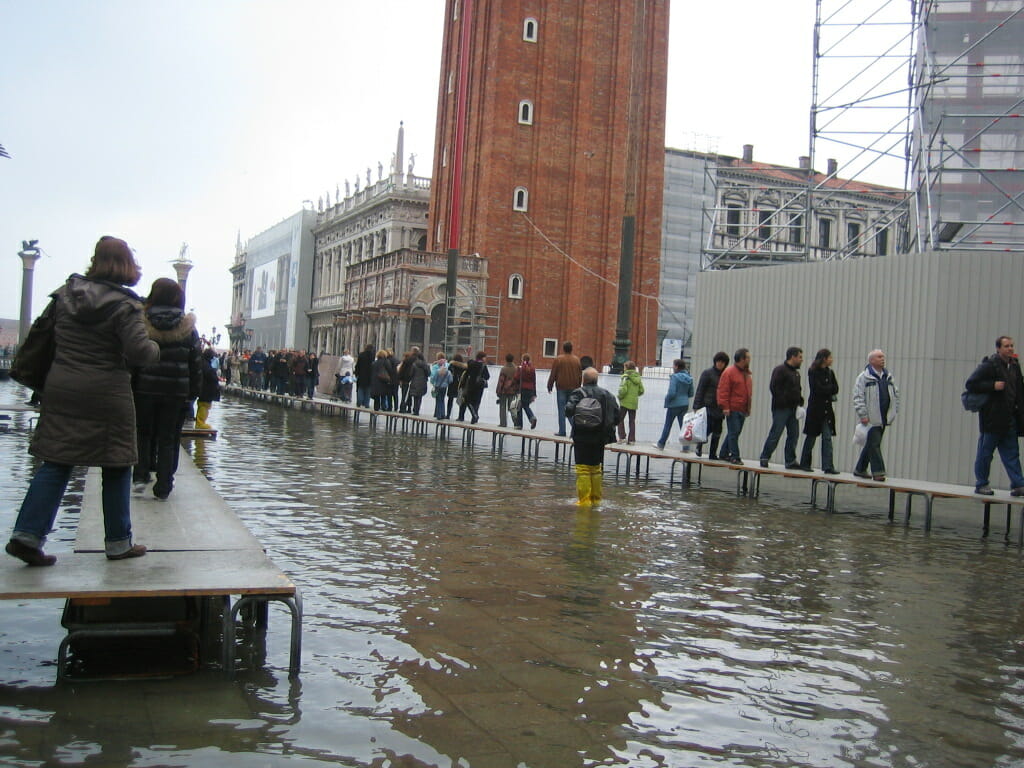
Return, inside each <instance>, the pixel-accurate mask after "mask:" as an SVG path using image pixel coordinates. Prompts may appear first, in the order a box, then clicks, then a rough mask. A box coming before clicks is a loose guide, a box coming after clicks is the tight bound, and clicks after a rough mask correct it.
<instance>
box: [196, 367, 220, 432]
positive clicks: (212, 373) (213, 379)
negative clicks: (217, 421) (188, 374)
mask: <svg viewBox="0 0 1024 768" xmlns="http://www.w3.org/2000/svg"><path fill="white" fill-rule="evenodd" d="M213 357H214V355H213V349H211V348H210V347H207V348H206V349H204V350H203V382H202V384H201V385H200V386H199V405H198V407H197V408H196V429H213V427H211V426H210V425H209V424H208V423H207V421H206V419H207V417H208V416H209V415H210V406H211V405H212V404H213V402H214V401H215V400H220V381H219V380H218V378H217V371H216V370H214V368H213Z"/></svg>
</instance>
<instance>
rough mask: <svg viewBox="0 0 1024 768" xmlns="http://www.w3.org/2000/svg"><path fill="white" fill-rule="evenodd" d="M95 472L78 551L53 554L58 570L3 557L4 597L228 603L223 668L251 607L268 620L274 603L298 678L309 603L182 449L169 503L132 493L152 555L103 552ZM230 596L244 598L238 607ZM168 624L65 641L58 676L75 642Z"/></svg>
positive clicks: (142, 538) (93, 632)
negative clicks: (286, 625) (285, 612)
mask: <svg viewBox="0 0 1024 768" xmlns="http://www.w3.org/2000/svg"><path fill="white" fill-rule="evenodd" d="M100 495H101V480H100V471H99V470H98V469H93V470H90V472H89V474H88V475H87V477H86V485H85V494H84V497H83V500H82V512H81V516H80V520H79V526H78V532H77V536H76V539H75V547H74V552H71V553H55V554H56V555H57V564H56V565H54V566H52V567H46V568H30V567H28V566H26V565H23V564H22V563H21V562H20V561H18V560H16V559H14V558H12V557H3V558H0V599H2V600H24V599H46V598H51V599H52V598H64V599H67V600H70V601H81V600H87V601H93V602H95V601H106V600H117V599H122V598H135V599H138V598H167V597H194V598H204V599H217V600H221V601H224V603H225V605H224V606H223V614H222V630H223V640H222V646H221V647H222V662H223V666H224V669H225V671H226V672H228V673H229V674H230V673H232V672H233V671H234V657H235V643H234V638H235V619H236V618H237V616H238V614H239V611H240V610H241V609H242V608H243V607H245V606H249V605H253V606H255V608H256V612H257V614H258V616H257V620H258V622H261V623H264V622H265V621H266V614H267V611H266V606H267V603H268V601H279V602H282V603H284V604H285V605H286V606H287V607H288V609H289V611H290V612H291V617H292V627H291V646H290V655H289V672H290V674H292V675H296V674H298V671H299V661H300V655H301V619H302V601H301V597H300V595H299V591H298V589H297V588H296V586H295V584H293V583H292V581H291V580H290V579H289V578H288V577H287V576H286V575H285V574H284V573H283V572H282V571H281V570H280V569H279V568H278V567H277V566H276V565H274V563H273V562H272V561H271V560H270V558H269V557H267V555H266V554H265V553H264V551H263V547H262V546H261V545H260V543H259V541H258V540H257V539H256V538H255V537H254V536H253V535H252V534H251V533H250V532H249V530H248V529H247V528H246V527H245V525H244V524H243V523H242V521H241V520H239V519H238V517H237V515H235V513H234V512H232V511H231V509H230V508H229V507H228V506H227V504H225V503H224V500H223V499H221V497H220V496H219V495H218V494H217V493H216V492H215V491H214V490H213V488H212V487H211V486H210V484H209V483H208V482H207V480H206V479H205V478H204V477H203V476H202V474H201V473H200V472H199V470H198V469H197V468H196V466H195V464H193V463H192V461H191V460H190V459H189V457H188V455H187V454H185V453H184V452H183V453H182V456H181V462H180V464H179V467H178V471H177V473H176V475H175V487H174V492H173V493H172V494H171V496H170V498H169V499H167V500H166V501H159V500H157V499H156V498H154V497H153V495H152V492H151V490H150V489H149V488H147V489H146V493H145V494H142V495H138V494H133V496H132V527H133V536H134V540H135V542H136V543H139V544H144V545H146V547H147V549H148V552H147V553H146V556H145V557H140V558H134V559H129V560H119V561H110V560H107V558H106V556H105V555H104V554H103V513H102V509H101V503H100ZM232 596H238V597H237V599H235V600H234V601H233V602H232V600H231V597H232ZM164 626H165V625H162V624H160V623H156V624H154V623H150V624H148V625H147V626H146V627H141V628H140V627H139V626H133V625H131V624H130V623H127V622H123V621H119V622H117V623H110V624H103V625H91V626H89V627H87V628H83V627H78V628H76V629H75V630H74V631H72V632H71V633H70V634H69V635H68V637H67V638H65V640H64V641H63V642H62V643H61V647H60V649H59V652H58V675H61V674H63V668H64V657H65V652H66V648H67V644H68V642H69V641H70V640H72V639H74V638H75V637H83V638H84V637H91V638H97V637H110V638H117V637H128V636H132V635H133V634H135V635H140V634H144V633H146V632H147V631H150V632H158V631H163V628H164Z"/></svg>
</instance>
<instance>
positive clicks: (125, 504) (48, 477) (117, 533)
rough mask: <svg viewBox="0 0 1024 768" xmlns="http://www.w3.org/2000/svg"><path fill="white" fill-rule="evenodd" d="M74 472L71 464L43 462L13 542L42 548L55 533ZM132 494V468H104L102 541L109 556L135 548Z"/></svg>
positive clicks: (20, 517)
mask: <svg viewBox="0 0 1024 768" xmlns="http://www.w3.org/2000/svg"><path fill="white" fill-rule="evenodd" d="M71 470H72V466H71V465H70V464H55V463H54V462H52V461H44V462H43V463H42V466H40V467H39V469H38V470H36V474H35V476H34V477H33V478H32V482H31V483H29V485H28V492H27V493H26V494H25V499H24V501H22V502H21V509H20V510H19V511H18V519H17V521H15V523H14V534H13V535H12V536H11V538H12V539H15V540H17V541H20V542H21V543H22V544H25V545H26V546H29V547H33V548H35V549H41V548H42V546H43V544H44V543H45V542H46V537H47V535H48V534H49V533H50V531H52V530H53V524H54V521H55V520H56V519H57V510H58V509H59V508H60V502H61V499H63V498H64V490H65V489H66V488H67V485H68V479H69V478H70V477H71ZM131 490H132V468H131V467H104V468H103V495H102V499H103V534H104V535H103V540H104V544H105V547H104V548H105V550H106V553H107V554H108V555H120V554H123V553H124V552H127V551H128V550H129V549H131V547H132V514H131Z"/></svg>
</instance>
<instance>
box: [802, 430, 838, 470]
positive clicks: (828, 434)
mask: <svg viewBox="0 0 1024 768" xmlns="http://www.w3.org/2000/svg"><path fill="white" fill-rule="evenodd" d="M817 440H818V436H817V435H807V436H806V437H804V449H803V451H802V452H801V454H800V466H801V467H809V466H811V453H812V452H813V451H814V444H815V443H816V442H817ZM821 468H822V469H824V470H828V471H829V472H832V471H833V470H835V468H836V467H835V464H833V463H832V430H831V429H830V428H829V426H828V424H822V425H821Z"/></svg>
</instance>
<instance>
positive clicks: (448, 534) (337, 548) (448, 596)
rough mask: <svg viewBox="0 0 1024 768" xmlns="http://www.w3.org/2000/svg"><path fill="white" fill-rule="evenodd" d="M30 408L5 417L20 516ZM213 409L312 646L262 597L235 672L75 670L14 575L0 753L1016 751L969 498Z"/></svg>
mask: <svg viewBox="0 0 1024 768" xmlns="http://www.w3.org/2000/svg"><path fill="white" fill-rule="evenodd" d="M20 399H24V398H23V390H21V388H20V387H17V386H15V385H13V384H3V385H0V401H2V402H9V403H10V402H18V401H19V400H20ZM27 419H28V415H27V414H15V415H14V419H13V427H12V429H11V431H10V432H8V433H7V434H0V459H2V461H3V463H4V465H5V466H7V467H9V468H10V469H9V470H8V471H7V472H5V473H4V474H3V477H2V479H0V498H2V503H0V527H2V528H3V531H4V532H6V531H9V530H10V528H11V525H12V523H13V519H14V515H15V511H16V508H17V505H18V503H19V502H20V498H21V496H22V494H23V493H24V489H25V485H26V483H27V480H28V477H29V475H30V473H31V470H32V463H31V460H30V458H29V457H28V456H27V454H26V453H25V446H26V440H27V435H28V430H27ZM211 420H212V421H213V422H214V424H215V425H216V426H218V427H219V428H220V429H221V433H220V438H219V439H218V440H216V441H211V442H207V443H199V444H197V445H196V446H194V452H195V456H196V461H197V463H198V464H199V466H200V467H201V468H202V469H203V471H204V472H205V473H206V474H207V475H208V476H209V478H210V480H211V482H212V483H213V484H214V486H215V487H216V489H217V490H218V491H219V492H220V493H221V494H222V495H223V496H224V497H225V498H226V499H227V501H228V503H229V504H230V505H231V506H232V507H233V508H234V509H235V510H236V511H237V512H238V514H239V515H240V516H241V517H242V519H243V520H244V521H245V522H246V524H247V525H248V526H249V528H250V529H251V530H252V532H253V533H254V534H255V535H256V537H257V538H259V539H260V540H261V541H262V542H263V544H264V546H265V547H266V549H267V552H268V554H269V555H270V557H271V558H272V559H273V560H274V561H275V562H276V563H277V565H278V566H279V567H280V568H281V569H282V570H284V571H285V572H287V573H288V574H289V575H290V576H291V578H292V579H293V581H294V582H295V583H296V584H297V585H298V586H299V588H300V589H301V591H302V595H303V600H304V609H305V617H304V622H303V658H302V673H301V675H300V676H299V678H298V679H296V680H289V678H288V675H287V662H288V653H287V651H288V647H287V646H288V620H287V614H286V612H285V611H284V610H283V609H279V608H275V607H272V608H271V615H270V629H269V632H268V636H267V645H266V659H265V663H264V664H263V665H262V666H258V665H256V666H254V665H252V664H250V665H249V666H248V668H246V669H243V670H241V672H240V673H239V675H238V677H237V679H235V680H233V681H232V680H227V679H225V678H224V676H223V675H221V674H220V673H219V672H218V671H217V670H206V671H202V672H199V673H197V674H193V675H189V676H184V677H178V678H174V679H168V680H159V679H157V680H153V679H148V680H146V679H144V680H130V681H121V682H65V683H61V684H60V685H57V684H55V682H54V679H55V666H54V663H55V658H56V650H57V645H58V643H59V641H60V638H61V636H62V633H63V630H62V629H61V627H60V623H59V619H60V611H61V608H62V605H61V603H60V602H59V601H35V602H32V601H29V602H17V601H9V602H0V764H2V765H4V766H59V765H82V766H211V767H212V766H217V767H218V768H219V767H222V766H228V767H234V766H245V767H248V766H314V765H316V766H382V767H383V766H444V767H445V768H447V767H448V766H459V767H460V768H491V767H494V768H504V767H505V766H508V767H509V768H517V767H519V766H524V767H525V766H529V767H532V768H547V767H551V768H570V767H572V766H597V765H626V766H639V767H645V766H678V767H679V768H688V767H691V766H702V765H712V764H714V765H731V766H908V767H910V766H913V767H915V768H918V767H921V766H958V767H962V766H994V765H1007V766H1009V765H1021V764H1024V676H1022V664H1024V643H1022V630H1024V616H1022V611H1021V600H1020V589H1021V587H1020V585H1021V576H1022V561H1021V553H1020V551H1019V550H1018V549H1017V547H1016V546H1013V545H1007V544H1006V543H1005V542H1004V541H1003V537H1002V535H1001V533H999V534H998V535H993V536H992V537H990V538H988V539H982V538H981V537H980V526H978V525H977V520H976V518H977V517H978V516H979V513H978V511H977V509H978V508H977V507H970V510H973V513H974V514H973V517H968V516H967V514H966V513H964V515H962V516H961V517H960V518H959V519H958V518H957V517H956V515H955V514H950V515H947V516H945V517H944V516H943V515H942V514H940V513H939V511H938V509H937V520H936V527H935V529H934V530H933V531H932V532H931V534H925V533H924V532H923V531H922V530H921V529H920V525H919V523H920V521H919V520H917V521H916V522H917V523H918V525H914V526H911V527H910V528H909V529H905V528H904V527H903V526H902V525H901V524H896V525H891V524H889V523H888V521H887V520H886V516H885V509H884V499H883V498H882V497H880V496H877V495H876V496H871V497H865V498H864V499H863V500H862V499H861V498H860V497H856V496H850V497H849V498H848V500H846V502H845V504H841V507H842V508H843V510H844V512H845V513H844V514H835V515H828V514H825V513H824V512H821V511H819V510H814V509H812V508H811V507H810V506H809V505H808V504H807V499H806V498H805V497H804V496H803V495H802V494H803V493H804V486H800V490H799V492H798V491H796V490H792V489H789V487H788V486H786V485H784V484H776V485H772V484H771V483H769V482H768V481H766V482H765V484H764V487H763V488H762V495H761V498H760V499H757V500H751V499H746V498H739V497H737V496H736V495H735V494H734V492H733V489H732V487H731V485H730V484H731V482H732V481H731V480H730V477H732V475H731V473H728V472H724V471H722V472H721V473H720V474H719V475H718V477H717V482H718V485H717V487H715V486H714V484H713V483H712V482H711V481H712V480H714V478H713V477H710V476H709V477H708V478H706V483H705V485H704V486H703V487H700V488H693V489H687V490H681V489H680V488H679V487H675V488H669V487H668V484H667V482H665V478H663V477H652V479H651V480H650V481H644V480H639V481H638V480H636V479H633V480H626V479H622V478H620V479H616V478H615V477H614V473H613V469H614V463H613V462H611V463H609V464H608V465H606V466H607V470H606V471H607V473H608V474H607V475H606V480H605V496H606V498H605V502H604V503H603V504H602V505H601V506H600V507H599V508H598V509H596V510H580V509H578V508H577V507H576V505H575V503H574V480H573V476H572V475H571V474H570V473H569V471H568V470H567V469H566V468H565V467H564V466H563V465H558V464H555V463H554V462H553V461H552V460H551V459H550V458H547V457H542V458H541V459H540V460H539V461H536V460H530V459H523V458H521V457H520V455H519V449H518V447H517V446H515V447H513V446H509V445H506V448H505V452H504V454H503V455H502V456H500V457H497V456H495V455H493V454H492V453H491V450H490V440H488V439H480V438H478V440H477V447H476V448H463V446H462V445H461V444H460V443H459V442H458V439H456V440H454V441H450V442H443V441H442V442H437V441H435V440H434V439H433V436H432V435H431V436H428V437H423V436H412V435H401V434H399V435H394V434H386V433H384V432H383V430H380V431H377V432H371V431H370V430H369V429H368V427H367V425H366V423H365V420H364V422H363V424H362V425H361V426H355V425H353V424H352V423H351V422H349V421H345V420H342V419H339V418H328V417H324V416H320V415H318V414H312V413H308V412H297V411H291V410H284V409H281V408H279V407H277V406H272V405H264V404H257V403H252V402H249V401H243V400H236V399H232V398H230V397H229V398H227V399H225V401H223V402H222V403H220V404H217V405H215V406H214V413H213V414H212V416H211ZM485 420H486V419H485ZM780 483H781V481H780ZM794 488H795V487H794ZM77 501H78V498H77V497H76V496H75V495H71V496H70V497H69V507H70V508H69V509H68V510H67V511H66V512H62V514H61V516H60V518H59V519H58V524H59V526H60V528H59V530H58V531H56V532H55V534H54V536H53V538H52V540H51V543H50V545H49V546H48V550H49V551H52V552H54V553H55V554H58V555H59V554H60V552H61V551H68V550H69V549H70V548H71V545H72V542H73V540H74V529H75V524H76V509H75V508H74V507H75V504H76V503H77ZM942 509H950V508H949V507H943V508H942ZM996 517H999V516H998V515H997V516H996ZM4 535H6V533H4ZM1014 535H1015V532H1014ZM142 543H147V542H146V541H144V540H142ZM55 567H58V568H59V567H60V563H59V562H58V564H57V566H55ZM243 666H245V665H244V664H243Z"/></svg>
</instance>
